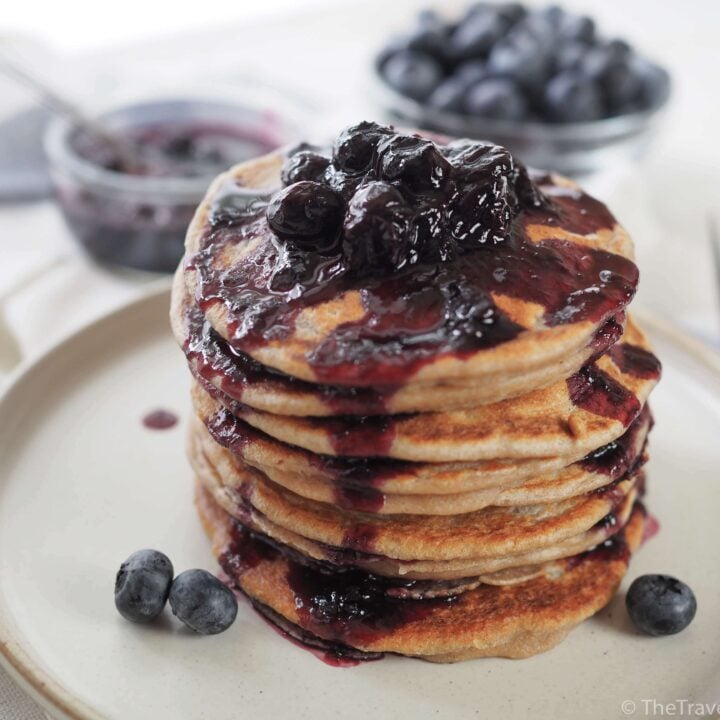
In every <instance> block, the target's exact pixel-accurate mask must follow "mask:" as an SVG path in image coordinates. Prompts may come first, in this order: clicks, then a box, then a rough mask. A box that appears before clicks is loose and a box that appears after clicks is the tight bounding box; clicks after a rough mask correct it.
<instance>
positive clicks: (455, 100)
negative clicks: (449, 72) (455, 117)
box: [428, 75, 468, 112]
mask: <svg viewBox="0 0 720 720" xmlns="http://www.w3.org/2000/svg"><path fill="white" fill-rule="evenodd" d="M467 88H468V81H467V80H466V79H464V78H462V77H461V76H458V75H455V76H453V77H449V78H447V79H446V80H443V81H442V82H441V83H440V84H439V85H438V86H437V87H436V88H435V89H434V90H433V92H432V95H430V97H429V98H428V105H430V107H434V108H435V109H437V110H445V111H447V112H460V111H461V110H462V109H463V104H464V102H465V93H466V91H467Z"/></svg>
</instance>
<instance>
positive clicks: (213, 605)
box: [170, 570, 238, 635]
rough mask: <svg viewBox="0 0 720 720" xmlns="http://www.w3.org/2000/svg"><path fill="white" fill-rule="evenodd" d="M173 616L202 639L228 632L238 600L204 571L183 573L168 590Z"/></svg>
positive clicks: (233, 619)
mask: <svg viewBox="0 0 720 720" xmlns="http://www.w3.org/2000/svg"><path fill="white" fill-rule="evenodd" d="M170 607H171V608H172V611H173V614H174V615H175V616H176V617H177V618H178V619H179V620H182V622H183V623H185V625H187V626H188V627H189V628H190V629H191V630H194V631H195V632H196V633H200V634H201V635H217V634H218V633H221V632H223V631H224V630H227V629H228V628H229V627H230V626H231V625H232V624H233V623H234V622H235V617H236V616H237V610H238V605H237V599H236V597H235V595H234V594H233V593H232V591H231V590H230V589H229V588H227V587H226V586H225V585H223V583H222V582H220V580H218V579H217V578H216V577H215V576H214V575H212V574H210V573H209V572H208V571H207V570H186V571H185V572H183V573H180V575H178V576H177V577H176V578H175V580H174V581H173V584H172V586H171V587H170Z"/></svg>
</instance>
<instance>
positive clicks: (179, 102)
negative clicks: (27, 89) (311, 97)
mask: <svg viewBox="0 0 720 720" xmlns="http://www.w3.org/2000/svg"><path fill="white" fill-rule="evenodd" d="M97 118H98V120H99V121H100V126H101V128H102V129H103V130H104V131H106V135H105V136H101V135H99V134H91V133H90V132H87V131H84V130H82V129H81V128H79V127H77V126H73V125H72V124H71V123H70V122H68V121H66V120H64V119H60V118H58V119H55V120H54V121H53V122H52V123H51V124H50V126H49V127H48V130H47V134H46V137H45V150H46V155H47V157H48V161H49V165H50V172H51V177H52V180H53V184H54V187H55V194H56V197H57V200H58V203H59V205H60V209H61V211H62V213H63V216H64V218H65V220H66V222H67V224H68V226H69V228H70V230H71V231H72V233H73V234H74V235H75V237H76V238H77V239H78V240H79V242H80V243H81V245H82V246H83V247H84V249H85V250H86V251H87V253H88V254H89V255H90V256H91V257H93V258H94V259H96V260H98V261H100V262H102V263H108V264H111V265H120V266H124V267H130V268H135V269H141V270H149V271H152V272H172V271H173V270H174V269H175V268H176V267H177V264H178V262H179V261H180V258H181V257H182V255H183V250H184V247H183V246H184V239H185V231H186V229H187V226H188V224H189V223H190V220H191V219H192V216H193V213H194V212H195V209H196V207H197V205H198V203H199V202H200V200H201V199H202V198H203V196H204V194H205V191H206V190H207V187H208V185H209V184H210V182H211V181H212V179H213V178H214V177H215V176H216V175H217V174H218V173H220V172H222V171H224V170H226V169H227V168H229V167H230V166H231V165H233V164H235V163H237V162H242V161H243V160H247V159H249V158H251V157H255V156H257V155H262V154H264V153H267V152H270V151H271V150H273V149H275V148H277V147H280V146H282V145H286V144H288V143H290V142H293V141H295V140H296V139H297V136H298V129H297V128H296V127H295V126H294V125H293V124H292V123H291V122H289V121H288V120H286V117H285V116H284V115H282V116H281V115H279V114H277V113H276V112H274V111H269V110H268V109H267V108H266V107H264V106H254V105H252V104H251V103H248V104H241V103H240V102H238V103H232V102H227V101H219V100H215V99H182V98H180V99H177V98H168V99H153V100H148V101H140V102H136V103H132V104H127V105H123V106H121V107H119V108H117V109H113V110H109V111H107V112H102V113H98V115H97Z"/></svg>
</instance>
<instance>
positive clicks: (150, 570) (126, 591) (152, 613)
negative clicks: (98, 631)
mask: <svg viewBox="0 0 720 720" xmlns="http://www.w3.org/2000/svg"><path fill="white" fill-rule="evenodd" d="M172 579H173V566H172V563H171V562H170V560H169V559H168V557H167V556H166V555H163V553H161V552H158V551H157V550H138V551H137V552H135V553H133V554H132V555H131V556H130V557H129V558H128V559H127V560H126V561H125V562H124V563H123V564H122V565H121V566H120V570H118V574H117V577H116V578H115V607H116V608H117V609H118V612H119V613H120V614H121V615H122V616H123V617H124V618H125V619H126V620H130V621H132V622H137V623H143V622H150V621H151V620H154V619H155V618H156V617H157V616H158V615H159V614H160V613H161V612H162V611H163V608H164V607H165V603H166V602H167V599H168V592H169V591H170V583H171V582H172Z"/></svg>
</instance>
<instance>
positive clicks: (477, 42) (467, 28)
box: [450, 8, 508, 59]
mask: <svg viewBox="0 0 720 720" xmlns="http://www.w3.org/2000/svg"><path fill="white" fill-rule="evenodd" d="M507 27H508V24H507V21H506V20H505V19H504V18H503V17H502V16H501V15H500V14H499V13H497V12H495V10H493V9H490V8H487V9H485V10H479V11H477V12H475V13H473V14H472V15H470V16H469V17H468V18H466V19H465V20H463V21H462V22H461V23H460V24H459V25H458V26H457V27H456V28H455V30H454V32H453V33H452V35H451V36H450V52H451V54H452V56H453V57H454V58H458V59H462V58H477V57H482V56H484V55H486V54H487V52H488V51H489V50H490V48H491V47H492V46H493V45H494V44H495V43H496V42H497V41H498V40H499V39H500V38H501V37H502V35H503V33H504V32H505V31H506V30H507Z"/></svg>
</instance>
